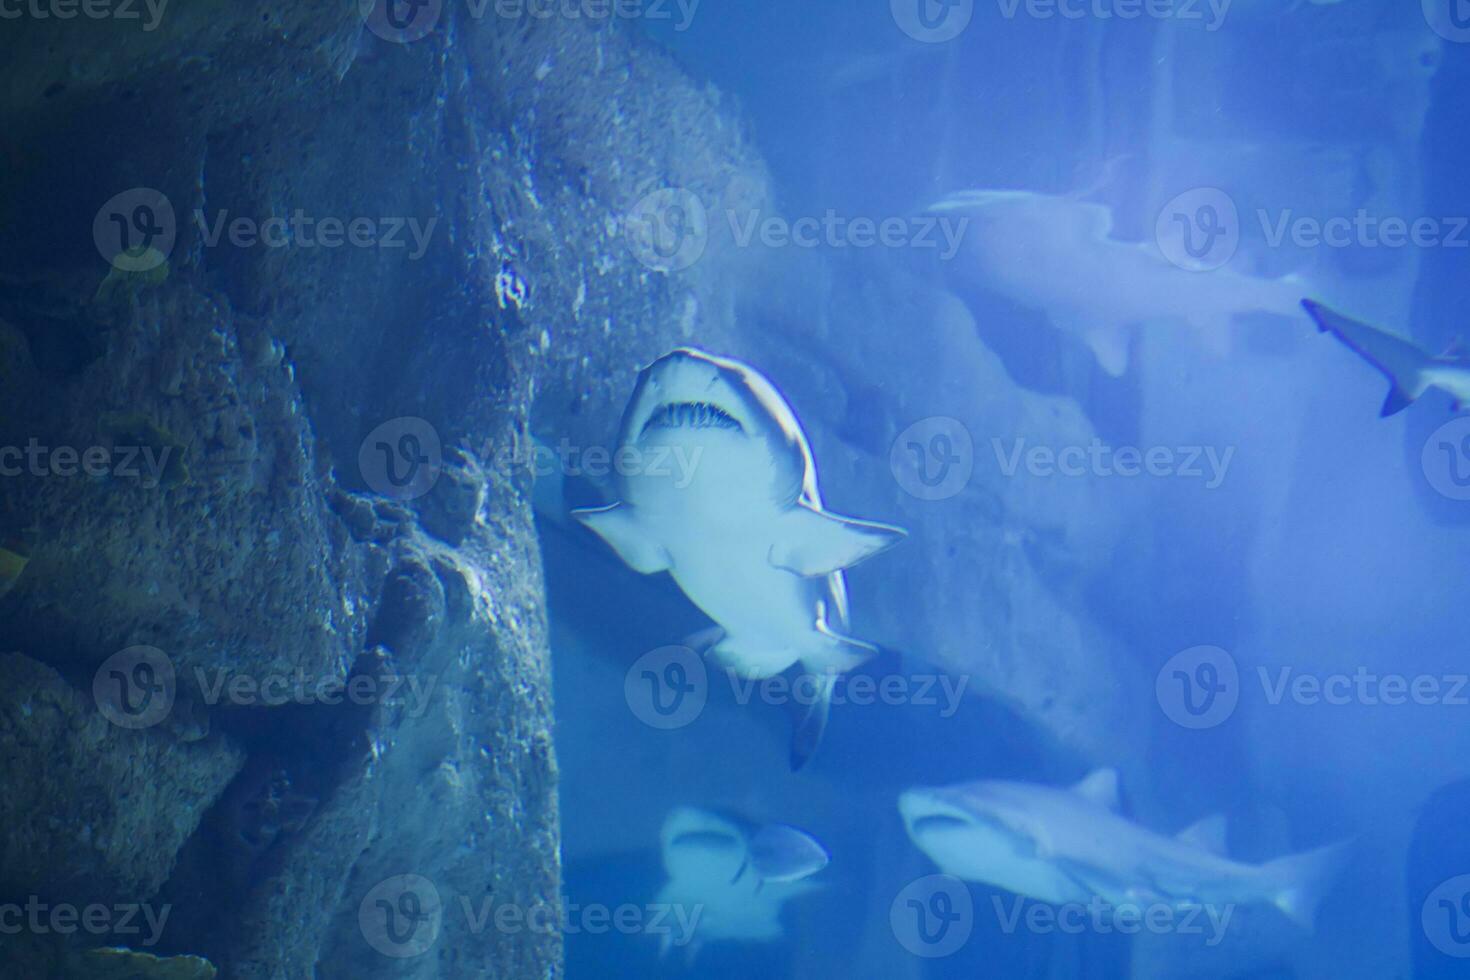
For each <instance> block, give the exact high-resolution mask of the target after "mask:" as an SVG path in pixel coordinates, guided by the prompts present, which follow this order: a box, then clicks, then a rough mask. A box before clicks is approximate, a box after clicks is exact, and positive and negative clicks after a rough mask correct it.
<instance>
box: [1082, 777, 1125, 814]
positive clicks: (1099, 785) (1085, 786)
mask: <svg viewBox="0 0 1470 980" xmlns="http://www.w3.org/2000/svg"><path fill="white" fill-rule="evenodd" d="M1072 792H1074V793H1076V794H1077V795H1078V796H1080V797H1082V798H1083V799H1085V800H1087V801H1088V802H1090V803H1092V804H1094V805H1096V806H1100V807H1102V808H1103V809H1104V810H1111V811H1113V812H1114V813H1117V812H1118V810H1119V802H1118V770H1116V769H1094V770H1093V771H1092V772H1090V773H1088V774H1087V775H1086V776H1085V777H1083V779H1082V780H1081V781H1080V782H1078V783H1077V784H1076V785H1075V786H1073V787H1072Z"/></svg>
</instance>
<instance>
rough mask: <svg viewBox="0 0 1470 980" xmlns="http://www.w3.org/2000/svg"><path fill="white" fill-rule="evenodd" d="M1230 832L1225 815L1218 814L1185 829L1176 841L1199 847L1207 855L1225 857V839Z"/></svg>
mask: <svg viewBox="0 0 1470 980" xmlns="http://www.w3.org/2000/svg"><path fill="white" fill-rule="evenodd" d="M1228 830H1229V828H1228V826H1227V824H1226V822H1225V815H1224V814H1221V813H1216V814H1212V815H1211V816H1208V817H1205V818H1204V819H1203V820H1199V821H1196V822H1195V823H1192V824H1190V825H1189V826H1188V827H1185V828H1184V829H1183V830H1181V831H1180V832H1179V834H1178V835H1177V836H1176V837H1175V838H1174V839H1175V840H1177V841H1179V842H1180V843H1181V844H1188V845H1190V846H1191V847H1197V848H1199V849H1200V850H1202V851H1204V852H1206V853H1207V854H1213V855H1215V856H1216V857H1224V856H1225V855H1226V853H1227V851H1226V848H1225V838H1226V834H1227V833H1228Z"/></svg>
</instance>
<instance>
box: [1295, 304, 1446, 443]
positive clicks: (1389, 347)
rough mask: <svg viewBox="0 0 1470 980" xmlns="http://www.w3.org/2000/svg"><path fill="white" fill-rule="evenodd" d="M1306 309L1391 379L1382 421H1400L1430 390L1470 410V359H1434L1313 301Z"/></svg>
mask: <svg viewBox="0 0 1470 980" xmlns="http://www.w3.org/2000/svg"><path fill="white" fill-rule="evenodd" d="M1302 306H1303V307H1305V308H1306V311H1307V312H1308V313H1309V314H1311V316H1312V319H1313V320H1316V321H1317V326H1318V328H1319V329H1320V330H1322V332H1324V333H1330V334H1332V335H1333V336H1334V337H1336V338H1337V339H1338V340H1340V341H1342V342H1343V343H1344V344H1346V345H1347V346H1348V347H1349V348H1351V349H1352V350H1354V351H1356V352H1357V353H1358V355H1359V356H1360V357H1362V358H1363V360H1365V361H1367V362H1368V363H1369V364H1371V365H1373V366H1374V367H1375V368H1377V369H1378V370H1379V371H1380V372H1381V373H1382V374H1383V375H1384V377H1386V378H1388V382H1389V385H1390V386H1391V387H1390V388H1389V391H1388V399H1387V400H1386V401H1385V402H1384V403H1383V410H1382V411H1381V412H1380V413H1379V415H1380V417H1382V418H1387V417H1388V416H1390V415H1397V414H1398V413H1399V412H1402V411H1403V410H1404V409H1406V408H1408V407H1409V406H1410V405H1412V404H1414V402H1416V401H1418V400H1419V399H1420V398H1422V397H1423V396H1424V393H1425V392H1426V391H1428V390H1429V389H1430V388H1438V389H1440V390H1441V391H1446V392H1449V394H1450V395H1451V396H1452V397H1453V398H1454V399H1455V404H1454V409H1455V411H1456V412H1462V411H1464V410H1465V409H1466V408H1467V407H1470V354H1465V353H1463V352H1461V351H1457V350H1455V349H1453V348H1451V350H1450V351H1447V352H1446V353H1444V354H1441V355H1439V356H1438V357H1435V356H1434V355H1432V354H1430V353H1429V352H1428V351H1426V350H1424V349H1423V348H1421V347H1418V346H1416V345H1415V344H1413V343H1411V342H1410V341H1407V340H1404V339H1403V338H1402V337H1398V336H1395V335H1394V334H1391V333H1389V332H1388V331H1386V330H1380V329H1378V328H1377V327H1372V326H1369V325H1368V324H1366V323H1361V322H1359V321H1357V320H1353V319H1350V318H1349V317H1346V316H1343V315H1342V314H1341V313H1338V312H1336V311H1335V310H1330V309H1328V308H1327V307H1325V306H1323V305H1322V304H1321V303H1318V302H1315V301H1313V300H1310V299H1308V300H1303V301H1302Z"/></svg>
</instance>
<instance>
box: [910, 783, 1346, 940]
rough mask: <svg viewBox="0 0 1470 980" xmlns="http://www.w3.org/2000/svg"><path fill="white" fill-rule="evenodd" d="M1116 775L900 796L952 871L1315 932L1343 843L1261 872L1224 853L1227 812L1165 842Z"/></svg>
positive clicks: (1023, 891)
mask: <svg viewBox="0 0 1470 980" xmlns="http://www.w3.org/2000/svg"><path fill="white" fill-rule="evenodd" d="M1118 799H1119V797H1118V775H1117V772H1116V771H1115V770H1112V769H1099V770H1097V771H1095V772H1093V773H1091V774H1090V775H1088V776H1087V777H1086V778H1084V779H1083V780H1082V781H1081V782H1079V783H1077V784H1076V785H1074V786H1072V787H1069V788H1057V787H1051V786H1043V785H1037V784H1033V783H1020V782H1007V781H982V782H975V783H969V784H964V785H958V786H951V787H946V788H936V789H929V788H917V789H911V790H908V791H906V792H905V793H903V794H902V795H901V796H900V798H899V804H898V806H899V812H900V813H901V814H902V816H903V820H904V825H905V826H906V828H907V829H908V834H909V837H910V839H911V840H913V842H914V843H915V845H917V846H918V848H919V849H920V850H921V851H923V852H924V853H925V854H926V855H928V856H929V858H930V859H931V860H932V861H934V863H935V864H937V865H938V866H939V868H940V870H942V871H943V872H945V873H946V874H951V875H954V876H955V877H957V878H960V879H962V880H965V881H974V882H981V883H984V884H987V885H991V886H994V887H997V888H1002V889H1005V890H1007V891H1010V892H1014V893H1016V894H1018V895H1022V896H1025V897H1027V898H1032V899H1036V900H1038V901H1042V902H1049V903H1051V904H1054V905H1069V904H1073V903H1087V902H1090V901H1092V900H1094V899H1101V900H1103V901H1104V902H1106V903H1108V904H1109V905H1111V906H1112V907H1114V908H1116V907H1118V906H1120V905H1141V904H1150V905H1153V904H1158V905H1164V906H1168V907H1172V908H1178V909H1186V908H1200V907H1204V908H1206V909H1219V908H1234V907H1235V906H1238V905H1255V904H1260V903H1267V904H1270V905H1274V906H1275V907H1276V908H1278V909H1280V910H1281V911H1282V912H1283V913H1285V915H1286V916H1287V917H1288V918H1289V919H1291V920H1292V921H1293V922H1295V923H1297V924H1298V925H1301V926H1302V927H1304V928H1306V929H1308V930H1310V929H1311V928H1312V923H1313V916H1314V914H1315V910H1316V907H1317V905H1318V903H1319V902H1320V900H1321V897H1322V895H1323V894H1324V893H1325V891H1326V888H1327V886H1328V885H1329V884H1330V882H1331V881H1332V879H1333V878H1334V877H1335V875H1336V874H1337V872H1338V870H1339V868H1340V866H1341V864H1342V862H1343V861H1344V859H1345V849H1346V844H1343V843H1338V844H1333V845H1329V846H1327V847H1323V848H1320V849H1318V850H1314V851H1310V852H1307V853H1304V854H1296V855H1291V856H1288V857H1283V858H1279V859H1277V860H1274V861H1268V862H1266V863H1264V864H1260V865H1252V864H1244V863H1241V862H1238V861H1234V860H1231V859H1230V858H1229V857H1228V856H1226V854H1225V824H1224V818H1223V817H1218V816H1216V817H1209V818H1206V819H1205V820H1202V821H1200V822H1199V823H1197V824H1194V825H1192V826H1191V827H1189V828H1186V829H1185V830H1184V831H1183V832H1182V833H1180V834H1179V835H1178V836H1176V837H1167V836H1164V835H1162V834H1158V833H1155V832H1154V831H1151V830H1148V829H1146V828H1144V827H1142V826H1140V825H1138V824H1137V823H1134V822H1133V821H1131V820H1129V819H1127V818H1126V817H1124V816H1123V815H1122V814H1121V813H1120V812H1119V810H1120V808H1119V803H1118Z"/></svg>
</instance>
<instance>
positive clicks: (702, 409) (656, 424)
mask: <svg viewBox="0 0 1470 980" xmlns="http://www.w3.org/2000/svg"><path fill="white" fill-rule="evenodd" d="M650 429H729V430H730V431H732V432H744V431H745V429H744V427H743V426H742V425H741V424H740V423H739V422H737V421H736V420H735V418H734V417H733V416H732V415H730V413H729V412H727V411H725V410H724V409H723V408H720V407H719V406H718V405H711V404H710V403H708V402H672V403H670V404H667V405H660V406H659V407H658V408H656V409H654V410H653V414H652V415H650V416H649V417H648V421H647V422H644V423H643V431H644V432H647V431H648V430H650Z"/></svg>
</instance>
